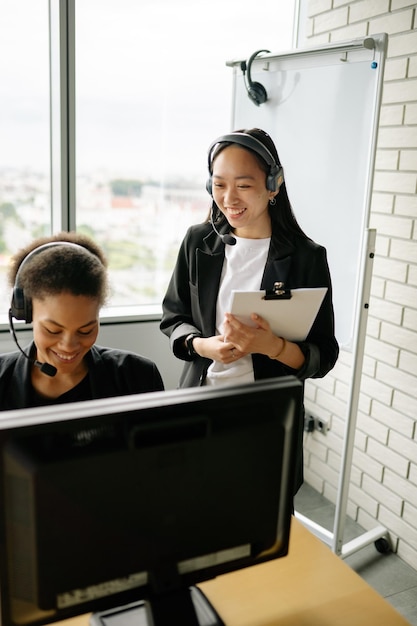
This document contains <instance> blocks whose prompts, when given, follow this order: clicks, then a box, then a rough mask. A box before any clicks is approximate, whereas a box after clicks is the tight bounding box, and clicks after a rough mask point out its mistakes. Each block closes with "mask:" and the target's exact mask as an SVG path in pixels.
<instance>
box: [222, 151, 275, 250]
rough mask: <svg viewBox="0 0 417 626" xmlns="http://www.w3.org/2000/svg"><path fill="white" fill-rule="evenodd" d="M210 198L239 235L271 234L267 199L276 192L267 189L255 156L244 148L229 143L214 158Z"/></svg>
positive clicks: (262, 235) (258, 236) (261, 235)
mask: <svg viewBox="0 0 417 626" xmlns="http://www.w3.org/2000/svg"><path fill="white" fill-rule="evenodd" d="M212 181H213V199H214V201H215V203H216V204H217V206H218V207H219V209H220V211H221V212H222V213H223V214H224V215H225V217H226V219H227V221H228V222H229V224H230V225H231V227H232V228H233V230H234V232H235V234H236V235H237V236H238V237H245V238H248V239H263V238H265V237H270V236H271V218H270V216H269V210H268V205H269V201H270V200H271V199H272V198H273V197H275V195H276V193H277V192H276V191H268V189H267V188H266V175H265V172H264V171H263V170H262V169H261V167H260V166H259V163H258V161H257V159H256V157H255V156H254V155H253V154H252V153H251V152H250V151H248V150H246V149H245V148H242V147H240V146H238V145H234V144H232V145H230V146H228V147H226V148H224V149H223V150H222V151H221V152H220V153H219V154H218V155H217V156H216V157H215V159H214V161H213V166H212Z"/></svg>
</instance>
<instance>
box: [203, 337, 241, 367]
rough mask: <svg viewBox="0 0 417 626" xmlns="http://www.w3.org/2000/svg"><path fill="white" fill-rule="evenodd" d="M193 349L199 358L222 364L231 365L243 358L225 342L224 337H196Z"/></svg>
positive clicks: (233, 347)
mask: <svg viewBox="0 0 417 626" xmlns="http://www.w3.org/2000/svg"><path fill="white" fill-rule="evenodd" d="M193 347H194V350H195V351H196V352H197V354H199V355H200V356H202V357H204V358H206V359H211V360H212V361H218V362H219V363H224V364H228V363H233V361H237V360H238V359H240V358H242V356H245V353H244V352H240V351H239V350H238V349H237V348H236V347H235V346H234V344H233V343H231V342H230V341H225V338H224V335H214V336H213V337H196V338H195V339H194V341H193Z"/></svg>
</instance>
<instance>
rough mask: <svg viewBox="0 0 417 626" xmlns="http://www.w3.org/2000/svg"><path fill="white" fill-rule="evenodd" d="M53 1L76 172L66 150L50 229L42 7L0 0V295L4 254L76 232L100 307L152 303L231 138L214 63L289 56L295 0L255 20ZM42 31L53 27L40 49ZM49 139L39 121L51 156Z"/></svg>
mask: <svg viewBox="0 0 417 626" xmlns="http://www.w3.org/2000/svg"><path fill="white" fill-rule="evenodd" d="M66 4H68V7H69V9H70V10H69V15H70V17H69V18H66V19H67V22H66V28H67V30H68V31H69V32H70V34H71V29H73V31H74V32H73V37H72V40H71V37H70V38H69V54H71V41H72V42H73V44H74V49H75V57H74V61H75V71H74V76H75V82H74V86H75V89H73V87H72V82H71V81H72V78H71V75H69V76H68V77H67V80H68V81H69V83H68V85H69V86H68V94H69V100H70V101H71V99H73V101H74V114H73V115H72V114H71V111H70V115H69V117H68V119H69V126H70V135H71V137H73V139H74V146H75V147H74V149H73V154H74V157H73V158H74V168H73V169H74V170H75V171H74V172H72V171H71V167H72V165H71V154H72V152H71V149H72V148H71V145H70V146H69V148H68V146H66V147H65V148H68V154H69V155H70V156H69V157H68V169H67V170H65V168H62V167H61V169H60V170H59V171H60V172H61V173H62V176H63V177H66V176H67V177H68V179H67V180H66V181H61V184H62V185H63V186H64V187H65V186H67V187H68V190H69V191H68V195H69V196H71V201H70V202H69V203H68V211H69V215H68V216H67V217H65V216H64V218H63V219H61V221H60V220H59V219H57V218H56V217H55V218H53V210H52V209H53V206H52V205H53V204H54V203H55V207H54V211H55V215H56V211H57V207H56V200H55V195H53V194H52V192H51V182H50V180H49V170H50V167H51V162H53V159H51V157H50V154H49V118H48V116H49V100H48V99H49V89H51V93H52V94H55V95H56V94H57V93H61V92H59V89H57V86H56V84H54V80H55V73H54V72H53V71H52V72H51V79H52V83H51V86H50V87H49V85H48V75H49V61H48V55H49V51H48V2H47V0H25V1H23V0H20V1H19V3H15V2H13V0H7V1H6V2H5V1H4V0H3V4H2V8H1V14H0V24H1V26H0V28H1V30H2V33H1V34H2V35H3V31H4V33H5V34H6V33H7V39H6V41H5V40H4V38H3V37H2V42H1V43H0V46H1V50H0V52H1V54H0V80H1V82H2V84H3V85H4V84H6V94H8V96H9V97H8V98H6V100H5V102H2V103H1V104H0V106H1V107H2V109H3V110H2V115H1V119H2V122H0V124H1V126H0V129H1V137H0V139H1V143H2V145H3V150H2V151H1V157H0V158H1V160H0V181H1V185H0V206H1V207H2V212H1V221H0V226H1V228H2V231H1V233H2V239H1V245H2V250H1V251H0V254H1V257H0V259H1V267H0V270H1V274H0V281H1V287H0V289H1V292H2V294H3V295H4V294H5V292H6V291H7V293H8V290H7V289H6V285H5V279H4V272H5V266H6V265H7V262H8V259H9V257H10V254H12V253H13V251H14V250H15V249H16V248H17V247H20V246H21V245H22V243H26V242H27V241H28V240H30V239H31V238H33V237H35V236H38V235H39V234H44V233H48V232H50V231H51V230H54V231H56V230H58V229H59V228H61V227H63V228H74V227H75V228H77V229H78V230H81V231H83V232H86V233H87V234H90V235H91V236H93V237H94V238H95V239H96V240H97V241H98V242H99V243H100V244H101V245H103V247H104V249H105V251H106V253H107V255H108V258H109V267H110V276H111V285H112V299H111V302H110V304H111V306H112V307H132V306H133V307H136V310H137V307H138V306H143V305H156V306H157V307H158V306H160V302H161V300H162V297H163V295H164V292H165V289H166V286H167V283H168V280H169V277H170V275H171V271H172V267H173V264H174V262H175V258H176V255H177V251H178V247H179V244H180V241H181V239H182V237H183V236H184V234H185V230H186V229H187V227H188V226H189V225H191V224H192V223H195V222H199V221H203V220H205V219H206V216H207V213H208V209H209V206H210V201H209V200H210V199H209V196H208V194H207V192H206V190H205V181H206V177H207V156H206V155H207V148H208V146H209V144H210V143H211V141H212V140H213V139H214V138H215V137H216V136H218V135H221V134H224V133H225V132H228V131H229V130H231V129H230V114H231V97H232V93H231V87H232V75H231V72H232V70H231V68H229V67H227V66H226V61H227V60H230V59H236V58H242V59H246V58H248V57H249V56H250V55H251V54H252V53H253V52H254V51H255V50H257V49H265V48H267V49H269V50H271V51H278V50H285V49H289V48H291V45H292V38H293V26H292V25H293V14H294V6H293V5H294V4H295V0H294V2H287V0H260V2H258V4H257V7H256V12H254V11H251V12H246V11H245V10H244V9H242V3H241V0H228V2H224V1H223V0H212V2H210V3H209V4H207V3H202V2H198V1H197V0H175V1H174V0H141V2H137V0H67V1H66V2H65V1H64V0H61V2H60V3H59V4H58V2H57V0H50V10H51V12H52V11H54V10H55V11H56V10H57V7H58V6H60V7H61V11H62V10H63V7H64V6H65V5H66ZM22 7H24V8H22ZM71 11H72V13H71ZM71 15H72V17H71ZM64 22H65V20H64ZM34 24H35V25H36V27H35V28H34V27H33V25H34ZM55 28H57V26H56V20H54V19H52V20H51V31H52V32H51V41H52V46H54V41H56V39H57V34H56V32H54V29H55ZM4 45H9V46H10V48H9V49H7V54H6V51H5V49H4ZM6 58H7V59H9V61H7V60H6ZM52 58H53V55H52ZM16 85H17V86H16ZM53 99H54V95H53V97H52V100H51V101H52V102H53ZM52 112H53V111H52ZM51 117H52V120H53V119H54V114H52V116H51ZM71 125H73V126H74V128H72V127H71ZM58 133H59V126H58V127H56V126H55V125H54V124H52V140H51V146H52V149H53V146H54V138H55V139H56V136H57V134H58ZM71 133H72V134H71ZM6 146H7V148H6V149H5V147H6ZM61 149H64V147H63V146H61ZM65 158H67V155H65ZM64 160H65V159H64ZM52 172H53V175H56V173H55V174H54V172H55V170H54V168H52ZM10 177H12V180H13V186H12V187H10V185H9V181H10V179H11V178H10ZM52 195H53V198H54V202H52V200H51V197H52ZM60 197H61V198H62V195H61V196H60ZM63 204H65V203H63ZM58 214H59V210H58ZM61 217H62V215H61ZM8 299H9V296H8V295H7V296H6V297H5V298H4V297H3V299H2V302H4V303H7V302H8ZM5 312H6V311H0V313H5Z"/></svg>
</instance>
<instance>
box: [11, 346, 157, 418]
mask: <svg viewBox="0 0 417 626" xmlns="http://www.w3.org/2000/svg"><path fill="white" fill-rule="evenodd" d="M35 350H36V348H35V344H34V343H33V342H32V343H31V344H30V346H29V349H27V350H26V353H27V354H30V355H31V356H34V354H35ZM86 358H87V363H88V376H86V377H85V378H84V379H83V380H82V381H81V382H80V383H79V384H78V385H77V386H76V387H74V388H73V389H71V390H70V391H68V392H66V393H65V394H62V396H60V397H59V398H56V399H53V400H51V401H50V400H49V399H48V398H41V399H40V396H37V397H36V396H35V395H34V390H33V387H32V383H31V376H30V368H31V367H32V364H31V363H30V362H29V361H28V359H26V358H25V357H24V356H23V354H21V353H20V352H9V353H8V354H3V355H0V411H6V410H11V409H23V408H30V407H33V406H43V405H45V404H60V403H63V402H73V401H76V400H95V399H97V398H111V397H115V396H125V395H129V394H135V393H145V392H148V391H163V389H164V385H163V382H162V377H161V374H160V372H159V370H158V368H157V367H156V365H155V363H153V361H151V360H150V359H147V358H145V357H143V356H141V355H138V354H134V353H132V352H127V351H124V350H114V349H112V348H104V347H101V346H93V347H92V348H91V349H90V351H89V352H88V353H87V355H86Z"/></svg>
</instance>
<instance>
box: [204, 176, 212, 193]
mask: <svg viewBox="0 0 417 626" xmlns="http://www.w3.org/2000/svg"><path fill="white" fill-rule="evenodd" d="M206 189H207V191H208V192H209V194H210V195H211V196H212V195H213V180H212V178H211V176H210V177H209V178H208V179H207V182H206Z"/></svg>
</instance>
